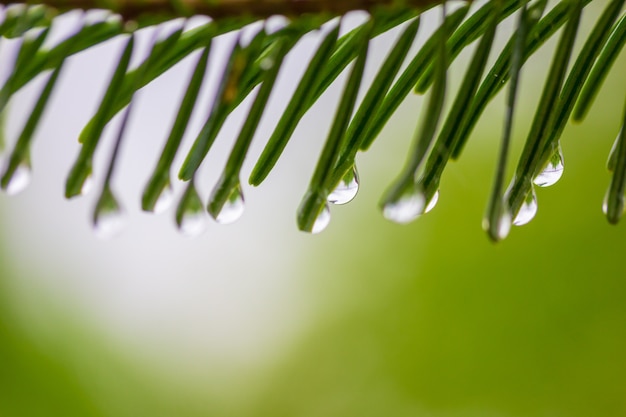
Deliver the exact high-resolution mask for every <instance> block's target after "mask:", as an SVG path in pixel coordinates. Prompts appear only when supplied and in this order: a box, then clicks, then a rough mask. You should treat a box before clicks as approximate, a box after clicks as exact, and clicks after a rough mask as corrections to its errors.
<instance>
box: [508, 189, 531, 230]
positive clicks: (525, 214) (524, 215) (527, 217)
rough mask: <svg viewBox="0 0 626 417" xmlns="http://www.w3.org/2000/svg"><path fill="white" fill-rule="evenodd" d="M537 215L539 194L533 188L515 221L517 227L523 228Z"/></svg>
mask: <svg viewBox="0 0 626 417" xmlns="http://www.w3.org/2000/svg"><path fill="white" fill-rule="evenodd" d="M536 214H537V194H535V189H534V188H533V189H532V190H531V192H529V193H528V195H527V196H526V200H525V201H524V204H522V207H521V208H520V209H519V212H518V213H517V216H515V219H514V220H513V224H514V225H515V226H523V225H525V224H527V223H529V222H530V221H531V220H532V219H533V218H534V217H535V215H536Z"/></svg>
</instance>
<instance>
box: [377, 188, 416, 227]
mask: <svg viewBox="0 0 626 417" xmlns="http://www.w3.org/2000/svg"><path fill="white" fill-rule="evenodd" d="M423 208H424V196H422V195H421V194H408V195H404V196H402V197H400V199H398V200H397V201H393V202H389V203H387V204H385V205H384V206H383V216H384V217H385V218H386V219H387V220H391V221H392V222H395V223H401V224H405V223H409V222H411V221H413V220H415V219H417V218H418V217H419V215H420V214H421V213H422V209H423Z"/></svg>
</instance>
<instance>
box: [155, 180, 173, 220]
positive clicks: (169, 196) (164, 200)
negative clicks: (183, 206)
mask: <svg viewBox="0 0 626 417" xmlns="http://www.w3.org/2000/svg"><path fill="white" fill-rule="evenodd" d="M173 202H174V190H172V186H171V185H169V184H168V185H166V186H165V187H163V190H161V194H159V198H157V201H156V203H155V204H154V209H153V210H152V211H153V213H154V214H161V213H164V212H166V211H167V210H168V209H169V208H170V207H171V206H172V203H173Z"/></svg>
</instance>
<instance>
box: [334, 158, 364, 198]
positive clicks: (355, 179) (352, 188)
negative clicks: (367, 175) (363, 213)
mask: <svg viewBox="0 0 626 417" xmlns="http://www.w3.org/2000/svg"><path fill="white" fill-rule="evenodd" d="M358 192H359V173H358V171H357V169H356V165H354V166H352V169H350V170H349V171H348V172H347V173H346V175H345V176H344V177H343V178H342V179H341V181H339V184H337V187H335V189H334V190H333V191H332V192H331V193H330V194H329V195H328V202H329V203H332V204H346V203H349V202H350V201H352V200H353V199H354V197H356V195H357V193H358Z"/></svg>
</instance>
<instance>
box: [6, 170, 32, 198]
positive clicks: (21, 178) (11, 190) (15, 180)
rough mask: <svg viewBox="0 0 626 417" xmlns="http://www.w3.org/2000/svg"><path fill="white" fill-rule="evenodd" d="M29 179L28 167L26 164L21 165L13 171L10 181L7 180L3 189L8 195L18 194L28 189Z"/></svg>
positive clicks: (29, 171) (30, 175)
mask: <svg viewBox="0 0 626 417" xmlns="http://www.w3.org/2000/svg"><path fill="white" fill-rule="evenodd" d="M31 177H32V171H31V169H30V166H29V165H28V164H26V163H22V164H20V165H18V167H17V168H16V169H15V172H13V175H12V176H11V179H9V182H8V183H7V184H6V186H5V187H4V189H5V190H6V192H7V194H8V195H15V194H18V193H20V192H22V191H24V189H26V187H28V184H30V180H31Z"/></svg>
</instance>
